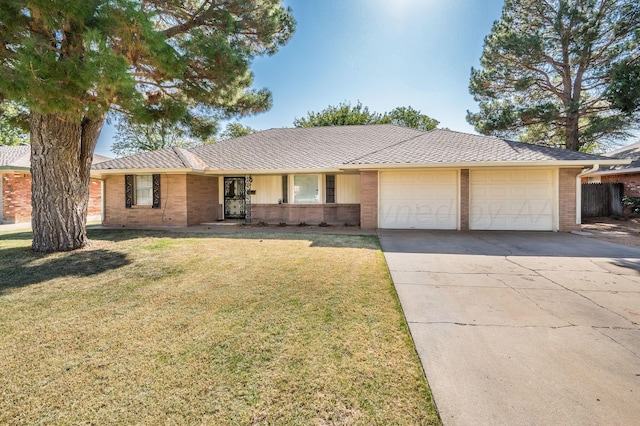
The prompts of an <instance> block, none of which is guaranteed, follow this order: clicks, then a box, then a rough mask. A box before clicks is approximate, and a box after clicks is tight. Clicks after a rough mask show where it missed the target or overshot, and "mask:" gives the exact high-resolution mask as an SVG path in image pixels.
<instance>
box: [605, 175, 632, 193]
mask: <svg viewBox="0 0 640 426" xmlns="http://www.w3.org/2000/svg"><path fill="white" fill-rule="evenodd" d="M600 181H601V182H602V183H621V184H623V185H624V195H626V196H628V197H640V173H628V174H622V175H602V176H601V180H600Z"/></svg>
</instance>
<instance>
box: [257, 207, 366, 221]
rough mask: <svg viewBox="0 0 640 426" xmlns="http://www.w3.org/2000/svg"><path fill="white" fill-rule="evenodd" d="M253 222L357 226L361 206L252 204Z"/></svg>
mask: <svg viewBox="0 0 640 426" xmlns="http://www.w3.org/2000/svg"><path fill="white" fill-rule="evenodd" d="M251 222H252V223H258V222H267V223H288V224H298V223H301V222H305V223H307V224H309V225H317V224H319V223H321V222H326V223H330V224H339V225H342V224H345V223H348V224H349V225H357V224H358V223H359V222H360V205H359V204H316V205H314V204H252V205H251Z"/></svg>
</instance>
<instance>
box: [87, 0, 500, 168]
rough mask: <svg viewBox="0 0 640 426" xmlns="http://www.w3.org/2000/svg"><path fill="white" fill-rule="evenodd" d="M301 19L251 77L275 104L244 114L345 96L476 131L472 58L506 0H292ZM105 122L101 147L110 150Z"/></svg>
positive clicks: (273, 114) (267, 123)
mask: <svg viewBox="0 0 640 426" xmlns="http://www.w3.org/2000/svg"><path fill="white" fill-rule="evenodd" d="M285 4H286V5H287V6H290V7H291V8H292V10H293V16H294V17H295V19H296V21H297V27H296V33H295V34H294V36H293V38H292V39H291V41H290V42H289V43H288V44H287V45H286V46H284V47H283V48H281V49H280V51H279V52H278V53H276V54H275V55H273V56H268V57H260V58H257V59H255V60H254V62H253V66H252V70H253V73H254V74H255V79H254V87H256V88H262V87H266V88H268V89H269V90H271V92H272V93H273V107H272V108H271V110H270V111H267V112H265V113H262V114H259V115H256V116H253V117H248V118H244V119H241V120H239V121H240V122H241V123H242V124H245V125H249V126H251V127H253V128H256V129H260V130H264V129H270V128H276V127H292V126H293V120H294V119H295V118H296V117H302V116H304V115H306V113H307V112H308V111H320V110H322V109H324V108H326V107H327V106H329V105H338V104H339V103H340V102H345V101H346V102H351V103H352V104H355V103H356V102H357V101H360V102H362V104H363V105H366V106H368V107H369V109H370V110H372V111H376V112H385V111H390V110H392V109H393V108H395V107H399V106H412V107H413V108H415V109H417V110H420V111H422V113H423V114H427V115H428V116H430V117H432V118H435V119H437V120H439V121H440V126H441V127H447V128H449V129H451V130H457V131H461V132H470V133H473V132H474V131H473V127H472V126H470V125H469V124H468V123H467V122H466V120H465V115H466V111H467V110H474V111H475V110H477V105H476V103H475V102H474V100H473V98H472V97H471V95H469V90H468V85H469V74H470V71H471V67H472V66H473V67H478V66H479V60H480V55H481V53H482V46H483V40H484V37H485V36H486V35H487V34H489V32H490V30H491V25H492V24H493V22H494V21H495V20H497V19H498V18H499V17H500V13H501V10H502V4H503V1H502V0H286V1H285ZM112 136H113V128H112V127H111V126H105V128H104V129H103V131H102V134H101V135H100V140H99V141H98V146H97V147H96V153H98V154H102V155H108V156H113V154H112V153H111V152H110V146H111V138H112Z"/></svg>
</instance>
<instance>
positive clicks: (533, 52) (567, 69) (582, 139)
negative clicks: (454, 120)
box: [467, 0, 640, 151]
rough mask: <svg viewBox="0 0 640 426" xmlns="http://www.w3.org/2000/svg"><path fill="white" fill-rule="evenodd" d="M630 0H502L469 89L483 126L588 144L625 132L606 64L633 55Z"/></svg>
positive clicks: (533, 138)
mask: <svg viewBox="0 0 640 426" xmlns="http://www.w3.org/2000/svg"><path fill="white" fill-rule="evenodd" d="M639 28H640V3H638V1H637V0H506V1H505V4H504V7H503V10H502V17H501V18H500V20H498V21H496V23H495V24H494V25H493V28H492V30H491V33H490V34H489V35H488V36H487V37H486V39H485V44H484V51H483V53H482V58H481V65H482V68H481V69H477V70H472V72H471V82H470V91H471V93H472V94H473V95H474V97H475V99H476V101H478V102H479V104H480V112H478V113H471V112H468V113H467V121H469V123H471V124H473V125H474V126H475V128H476V130H477V131H479V132H480V133H483V134H493V135H499V136H505V137H519V138H520V139H521V140H523V141H526V142H532V143H538V144H545V145H552V146H557V147H560V148H566V149H568V150H573V151H579V150H582V151H589V150H593V149H594V148H596V147H597V146H598V144H600V143H601V142H602V141H606V140H612V139H616V138H625V137H627V136H629V133H628V131H629V130H630V129H631V128H632V127H633V126H634V125H635V123H636V121H635V120H634V119H633V117H632V116H631V115H629V114H627V113H625V112H624V111H621V110H620V109H619V108H618V107H617V106H616V105H612V104H611V102H610V100H611V97H610V96H609V95H608V92H609V90H608V85H609V84H610V74H611V68H612V66H615V64H617V63H619V62H623V61H628V60H637V58H638V57H639V56H640V44H639V42H640V29H639Z"/></svg>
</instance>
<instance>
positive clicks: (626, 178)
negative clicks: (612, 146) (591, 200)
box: [582, 142, 640, 197]
mask: <svg viewBox="0 0 640 426" xmlns="http://www.w3.org/2000/svg"><path fill="white" fill-rule="evenodd" d="M603 157H607V158H614V159H625V158H626V159H630V160H631V163H629V164H619V165H615V166H609V167H601V168H600V169H599V170H598V171H596V172H594V173H590V174H589V175H587V176H586V177H584V178H583V180H582V183H621V184H623V185H624V195H626V196H629V197H640V142H636V143H634V144H632V145H627V146H623V147H622V148H619V149H616V150H615V151H611V152H607V153H606V154H603Z"/></svg>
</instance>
